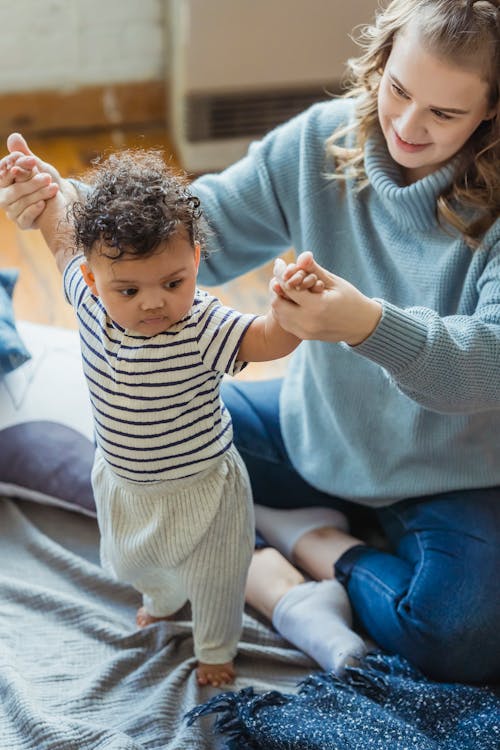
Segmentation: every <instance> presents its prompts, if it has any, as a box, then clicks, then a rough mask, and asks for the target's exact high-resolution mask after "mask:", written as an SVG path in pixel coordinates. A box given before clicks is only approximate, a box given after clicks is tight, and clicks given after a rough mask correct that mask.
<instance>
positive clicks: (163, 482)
mask: <svg viewBox="0 0 500 750" xmlns="http://www.w3.org/2000/svg"><path fill="white" fill-rule="evenodd" d="M9 159H10V161H9V164H8V168H9V169H10V170H11V173H12V175H13V178H14V177H15V178H16V179H23V177H26V176H27V174H25V173H24V172H25V170H24V171H23V169H22V168H21V167H19V166H16V156H15V155H14V156H12V155H11V157H9ZM34 169H36V167H35V168H34ZM86 179H87V182H89V183H90V189H89V191H88V192H87V193H85V194H84V197H83V198H82V200H81V201H79V202H78V203H76V204H74V206H73V208H72V210H71V212H70V214H69V216H66V204H65V201H64V199H63V197H62V195H61V194H60V193H58V194H56V196H55V197H54V198H53V199H52V200H51V201H50V202H49V203H48V206H47V210H46V211H45V212H44V213H43V215H42V217H41V219H40V222H39V226H40V229H41V230H42V232H43V235H44V237H45V239H46V241H47V244H48V245H49V247H50V249H51V251H52V253H53V254H54V256H55V259H56V262H57V264H58V267H59V269H60V271H61V272H62V273H63V280H64V290H65V294H66V297H67V299H68V301H69V302H70V303H71V304H72V305H73V307H74V309H75V312H76V315H77V319H78V327H79V333H80V339H81V349H82V358H83V367H84V372H85V375H86V379H87V383H88V388H89V392H90V398H91V402H92V408H93V416H94V422H95V435H96V443H97V448H96V455H95V463H94V467H93V473H92V484H93V489H94V495H95V502H96V507H97V515H98V522H99V528H100V532H101V560H102V564H103V566H104V567H105V568H106V569H107V570H108V571H109V572H110V573H111V574H112V575H113V576H115V577H116V578H118V579H120V580H122V581H125V582H128V583H130V584H131V585H132V586H134V587H135V588H136V589H137V590H138V591H139V592H141V594H142V597H143V606H142V607H141V608H140V609H139V611H138V614H137V623H138V625H139V626H140V627H144V626H146V625H149V624H150V623H152V622H155V621H156V620H158V619H167V618H169V617H171V616H173V615H174V614H175V613H176V612H177V611H178V610H179V609H180V608H181V607H182V606H183V605H184V604H185V603H186V602H187V601H190V603H191V607H192V619H193V638H194V650H195V655H196V657H197V660H198V666H197V679H198V682H199V684H200V685H206V684H211V685H214V686H219V685H221V684H224V683H228V682H231V681H232V680H233V679H234V676H235V671H234V666H233V659H234V656H235V654H236V650H237V643H238V640H239V636H240V633H241V627H242V615H243V605H244V589H245V582H246V576H247V571H248V566H249V563H250V559H251V555H252V551H253V544H254V514H253V506H252V496H251V489H250V483H249V479H248V474H247V471H246V468H245V465H244V464H243V461H242V460H241V458H240V456H239V454H238V453H237V451H236V449H235V447H234V446H233V444H232V425H231V419H230V415H229V413H228V411H227V410H226V408H225V406H224V404H223V403H222V402H221V399H220V395H219V385H220V382H221V379H222V377H223V375H224V374H225V373H229V374H235V373H237V372H238V371H239V370H240V369H241V368H242V367H243V366H244V364H245V363H246V362H248V361H262V360H271V359H277V358H279V357H283V356H284V355H286V354H288V353H289V352H291V351H292V350H293V349H294V348H295V347H296V346H297V345H298V343H299V340H298V339H297V338H296V337H295V336H293V335H291V334H289V333H287V332H286V331H284V330H283V329H282V328H281V327H280V326H279V325H278V323H277V322H276V320H275V318H274V317H273V314H272V312H271V311H269V312H268V313H267V314H266V315H262V316H255V315H248V314H241V313H239V312H236V311H234V310H232V309H229V308H228V307H225V306H223V305H222V304H221V303H220V302H219V301H218V300H217V299H215V298H214V297H213V296H211V295H210V294H208V293H207V292H205V291H202V290H200V289H198V288H197V286H196V276H197V271H198V265H199V263H200V256H201V253H202V241H203V225H202V218H201V211H200V205H199V200H198V199H197V198H196V197H195V196H194V195H192V194H191V193H190V191H189V189H188V187H187V185H186V183H185V181H184V180H183V179H182V178H181V177H180V176H178V175H176V174H174V173H173V172H172V171H171V170H170V169H169V168H168V167H167V166H166V164H165V162H164V160H163V158H162V156H161V154H160V153H159V152H156V151H141V150H137V151H123V152H120V153H116V154H112V155H111V156H109V157H108V158H107V159H105V160H104V161H102V162H100V163H98V164H97V166H95V168H94V169H93V170H92V171H91V172H90V173H89V175H86ZM306 286H307V284H306Z"/></svg>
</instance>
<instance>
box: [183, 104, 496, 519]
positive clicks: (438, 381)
mask: <svg viewBox="0 0 500 750" xmlns="http://www.w3.org/2000/svg"><path fill="white" fill-rule="evenodd" d="M353 110H354V106H353V102H352V101H349V100H346V99H335V100H333V101H330V102H327V103H321V104H318V105H315V106H313V107H312V108H310V109H309V110H308V111H306V112H304V113H302V114H301V115H299V116H298V117H296V118H294V119H292V120H290V121H289V122H287V123H285V124H284V125H282V126H280V127H279V128H277V129H275V130H274V131H273V132H272V133H269V134H268V135H267V136H266V137H265V138H264V139H262V141H260V142H258V143H255V144H253V145H252V146H251V147H250V150H249V153H248V155H247V156H246V157H245V158H244V159H242V160H240V161H239V162H238V163H237V164H235V165H233V166H231V167H229V168H228V169H227V170H225V171H224V172H222V173H220V174H217V175H204V176H202V177H200V178H199V179H197V180H196V181H195V182H194V183H193V186H192V187H193V191H194V192H195V193H196V194H197V195H198V196H199V198H200V200H201V204H202V206H203V211H204V213H205V215H206V217H207V219H208V222H209V224H210V228H211V230H212V233H211V234H210V238H209V244H210V248H209V249H210V250H217V252H211V253H210V254H209V256H208V258H207V260H206V261H204V262H203V263H202V264H201V265H200V275H199V279H200V283H201V284H211V283H212V284H220V283H221V282H222V281H224V280H225V279H228V278H231V277H234V276H239V275H241V274H242V273H244V272H245V271H248V270H249V269H250V268H254V267H255V266H258V265H260V264H262V263H264V262H266V261H267V260H270V259H271V258H273V257H275V255H276V254H278V253H280V252H282V251H284V250H285V249H288V248H289V247H294V248H295V250H296V251H297V252H300V251H302V250H311V251H312V252H313V253H314V255H315V257H316V259H317V260H318V262H319V263H320V264H321V265H323V266H324V267H326V268H327V269H329V270H330V271H332V272H333V273H334V274H337V275H338V276H341V277H343V278H345V279H346V280H347V281H349V282H350V283H352V284H354V285H355V286H356V287H357V288H358V289H359V290H360V291H361V292H362V293H363V294H365V295H367V296H368V297H375V298H378V299H380V300H381V303H382V306H383V316H382V319H381V321H380V323H379V325H378V326H377V328H376V329H375V331H374V332H373V333H372V335H370V336H368V338H367V339H366V340H365V341H364V342H363V343H362V344H360V345H359V346H356V347H349V346H346V345H343V344H332V343H327V342H322V341H304V342H303V343H301V345H300V346H299V347H298V348H297V350H296V351H295V352H294V353H293V355H292V359H291V362H290V366H289V367H288V368H287V373H286V378H285V381H284V385H283V393H282V396H281V406H282V411H281V426H282V433H283V440H284V443H285V445H286V448H287V452H288V455H289V456H290V459H291V461H292V462H293V465H294V466H295V468H296V469H297V471H298V473H299V474H300V476H301V477H303V478H304V479H306V480H307V481H308V482H309V484H312V485H314V486H315V487H317V488H318V489H320V490H322V491H323V492H327V493H331V494H332V495H337V496H339V497H343V498H346V499H351V500H354V501H356V502H360V503H364V504H366V505H371V506H383V505H387V504H389V503H392V502H396V501H399V500H402V499H403V498H407V497H419V496H420V497H421V496H423V495H431V494H435V493H438V492H446V491H448V490H454V489H456V488H457V487H458V488H464V489H465V488H468V489H474V488H476V487H481V486H485V485H489V486H497V485H499V484H500V461H499V442H498V436H499V434H500V409H499V407H500V378H499V377H498V362H499V361H500V272H499V269H500V220H498V221H496V223H495V224H494V225H493V226H492V227H491V229H490V230H489V231H488V232H487V234H486V235H485V236H484V238H483V240H482V242H481V244H480V247H479V248H478V249H477V250H475V251H474V252H472V251H471V249H470V248H469V247H467V246H466V244H465V242H464V241H463V239H462V238H461V237H460V236H458V234H457V233H456V232H455V233H451V234H450V231H449V230H448V227H446V228H442V227H440V226H439V224H438V221H437V217H436V198H437V196H438V195H439V194H440V192H441V191H442V190H443V189H444V188H445V187H446V186H447V185H448V184H449V183H450V181H451V179H452V175H453V170H454V165H453V164H451V163H450V164H447V165H445V166H444V167H442V168H440V169H438V170H436V171H435V172H433V173H432V174H429V175H427V176H426V177H424V178H423V179H421V180H418V181H417V182H415V183H413V184H412V185H404V184H403V180H402V175H401V173H400V168H399V167H398V165H397V164H395V162H394V161H393V160H392V159H391V157H390V155H389V153H388V151H387V148H386V145H385V142H384V140H383V138H382V136H381V134H380V137H378V136H377V134H374V137H373V138H372V139H371V140H370V142H369V144H368V147H367V150H366V158H365V165H366V170H367V176H368V179H369V184H368V185H367V186H366V187H365V188H363V190H361V191H360V192H357V193H356V192H355V190H354V189H353V186H352V184H351V183H350V182H349V181H348V182H347V183H344V182H343V181H339V180H331V179H330V180H328V179H327V178H326V176H325V173H326V172H329V171H331V170H332V166H333V164H332V161H331V160H329V159H328V158H327V156H326V154H325V142H326V140H327V138H328V137H329V136H330V135H331V134H332V133H333V132H334V131H335V130H336V129H337V128H338V127H340V126H342V125H346V124H349V123H352V122H353ZM354 137H355V133H353V132H350V133H349V135H347V136H346V138H349V139H353V138H354ZM350 142H352V141H351V140H350ZM339 143H340V144H341V143H342V141H340V142H339Z"/></svg>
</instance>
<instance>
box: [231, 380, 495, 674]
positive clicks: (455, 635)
mask: <svg viewBox="0 0 500 750" xmlns="http://www.w3.org/2000/svg"><path fill="white" fill-rule="evenodd" d="M280 388H281V381H279V380H274V381H269V382H265V381H264V382H263V381H259V382H254V383H251V382H234V381H232V382H228V383H225V384H224V386H223V391H222V396H223V398H224V402H225V404H226V406H227V407H228V408H229V410H230V412H231V417H232V420H233V428H234V442H235V445H236V447H237V448H238V450H239V451H240V454H241V456H242V457H243V460H244V461H245V463H246V465H247V468H248V471H249V474H250V481H251V483H252V489H253V492H254V496H255V500H256V502H258V503H260V504H262V505H268V506H272V507H278V508H280V507H281V508H291V507H307V506H308V505H324V506H327V507H331V508H338V509H340V510H342V511H343V512H344V513H346V515H347V516H348V518H349V520H350V523H351V529H352V532H353V534H354V536H356V537H359V538H361V539H368V540H370V539H371V538H372V537H373V531H374V529H376V530H377V531H378V532H382V534H383V538H384V540H385V542H386V545H385V546H386V549H385V550H382V549H378V548H377V549H376V548H374V547H373V546H361V547H356V548H354V549H352V550H349V551H348V552H346V553H345V554H344V555H343V556H342V557H341V558H340V560H338V562H337V563H336V566H335V572H336V577H337V578H338V579H339V580H340V581H342V583H343V584H344V585H345V586H346V588H347V591H348V593H349V599H350V601H351V604H352V607H353V610H354V613H355V615H356V617H357V619H358V622H359V623H360V624H361V625H362V626H363V628H364V629H365V630H366V631H367V632H368V634H369V635H370V637H371V638H372V639H373V640H374V641H376V642H377V643H378V645H379V646H381V647H382V648H384V649H385V650H387V651H389V652H391V653H399V654H402V655H403V656H404V657H405V658H407V659H409V660H410V661H411V662H412V663H413V664H416V665H417V666H418V667H419V668H420V669H421V670H422V671H424V672H425V674H427V675H428V676H432V677H434V678H435V679H440V680H457V681H461V682H482V681H487V680H498V679H500V628H499V626H498V624H499V623H500V597H499V596H498V581H497V574H498V570H500V488H498V487H496V488H483V489H477V490H461V491H455V492H449V493H442V494H439V495H433V496H427V497H423V498H412V499H409V500H402V501H400V502H398V503H393V504H392V505H389V506H387V507H385V508H378V509H372V508H366V509H363V508H361V507H360V506H359V505H356V504H355V503H352V502H345V501H343V500H341V499H339V498H337V497H335V496H330V495H328V494H326V493H323V492H320V491H319V490H316V489H315V488H314V487H311V486H310V485H308V484H307V482H306V481H305V480H304V479H302V478H301V477H300V476H299V475H298V474H297V472H296V471H295V469H294V468H293V466H292V465H291V462H290V459H289V457H288V455H287V453H286V449H285V446H284V443H283V438H282V436H281V430H280V420H279V398H280ZM353 481H356V478H355V477H353ZM264 545H265V541H264V540H262V538H261V537H260V535H259V536H258V546H259V547H260V546H264Z"/></svg>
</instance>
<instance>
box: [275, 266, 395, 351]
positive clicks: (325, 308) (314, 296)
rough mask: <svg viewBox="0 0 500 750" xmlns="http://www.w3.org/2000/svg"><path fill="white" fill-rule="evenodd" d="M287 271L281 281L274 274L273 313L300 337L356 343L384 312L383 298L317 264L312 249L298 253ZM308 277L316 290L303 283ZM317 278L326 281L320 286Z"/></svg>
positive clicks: (372, 328) (353, 344) (361, 339)
mask: <svg viewBox="0 0 500 750" xmlns="http://www.w3.org/2000/svg"><path fill="white" fill-rule="evenodd" d="M293 266H296V267H295V268H294V267H293ZM287 272H288V273H287ZM287 272H284V273H283V275H282V276H281V280H280V281H278V280H277V279H276V278H275V279H273V282H272V284H271V288H272V290H273V291H274V292H275V293H276V296H275V297H274V299H273V302H272V309H273V313H274V315H275V316H276V318H277V320H278V322H279V324H280V325H281V326H282V327H283V328H284V329H285V330H287V331H290V333H293V334H295V336H298V337H299V338H301V339H317V340H319V341H332V342H339V341H345V342H346V343H347V344H350V345H351V346H356V345H357V344H360V343H361V342H362V341H364V340H365V339H366V338H368V336H370V334H371V333H373V331H374V330H375V328H376V327H377V325H378V323H379V321H380V318H381V315H382V305H381V304H380V302H377V301H376V300H373V299H370V298H369V297H366V296H365V295H364V294H362V293H361V292H360V291H359V290H358V289H356V287H354V286H353V285H352V284H350V283H349V282H348V281H346V280H345V279H342V278H340V276H335V275H334V274H333V273H330V272H329V271H327V270H325V269H324V268H323V267H322V266H320V265H318V263H316V261H315V260H314V258H313V255H312V253H310V252H305V253H302V254H301V255H299V257H298V258H297V261H296V263H295V264H290V266H288V267H287ZM308 277H310V278H314V279H315V283H314V285H313V287H312V288H313V289H314V290H315V291H314V292H312V291H311V288H305V287H304V286H303V280H304V279H307V278H308ZM299 280H302V281H300V283H299ZM318 282H321V284H322V285H323V287H322V288H321V289H318ZM308 283H311V282H310V280H309V281H308ZM277 287H279V288H280V289H279V291H278V289H277ZM297 287H298V288H297ZM284 295H285V296H284Z"/></svg>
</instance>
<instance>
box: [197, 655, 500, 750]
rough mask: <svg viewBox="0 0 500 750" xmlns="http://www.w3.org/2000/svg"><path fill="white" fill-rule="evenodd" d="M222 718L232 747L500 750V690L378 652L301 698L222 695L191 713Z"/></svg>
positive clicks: (318, 679) (310, 685)
mask: <svg viewBox="0 0 500 750" xmlns="http://www.w3.org/2000/svg"><path fill="white" fill-rule="evenodd" d="M211 714H215V715H218V718H217V720H216V721H215V724H214V731H215V732H216V733H217V734H220V735H222V736H224V737H225V738H227V741H226V744H225V747H226V748H227V750H498V748H499V747H500V722H499V716H500V688H499V687H498V686H497V687H493V686H491V687H471V686H466V685H460V684H451V683H438V682H431V681H430V680H428V679H426V678H425V677H423V676H422V674H421V673H420V672H418V671H417V670H416V669H414V668H413V667H411V666H410V665H409V664H408V663H407V662H405V661H404V660H403V659H401V658H400V657H397V656H387V655H383V654H375V655H370V656H368V657H366V658H365V660H364V662H363V664H362V665H361V666H360V667H359V668H348V670H347V672H346V674H345V677H344V678H343V679H339V678H336V677H334V676H333V675H330V674H317V675H311V676H310V677H309V678H308V679H307V680H305V681H304V682H303V683H302V685H301V687H300V691H299V693H298V694H297V695H284V694H281V693H279V692H277V691H272V692H268V693H265V694H263V695H256V694H255V692H254V690H253V688H245V689H244V690H241V691H240V692H238V693H222V694H220V695H218V696H216V697H215V698H213V699H212V700H210V701H208V702H207V703H205V704H204V705H202V706H198V707H197V708H195V709H193V710H192V711H190V712H189V714H188V715H187V718H188V723H192V722H194V721H196V720H197V719H198V718H199V717H201V716H206V715H211Z"/></svg>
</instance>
